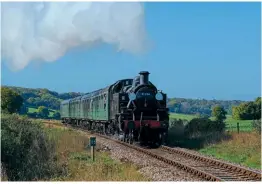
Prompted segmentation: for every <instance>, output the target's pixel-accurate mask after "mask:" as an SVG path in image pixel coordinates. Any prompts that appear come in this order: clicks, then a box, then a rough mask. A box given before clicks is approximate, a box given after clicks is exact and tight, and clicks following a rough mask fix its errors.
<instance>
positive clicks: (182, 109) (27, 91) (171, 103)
mask: <svg viewBox="0 0 262 184" xmlns="http://www.w3.org/2000/svg"><path fill="white" fill-rule="evenodd" d="M5 87H8V88H11V89H13V90H15V91H17V92H18V93H19V94H20V95H22V97H23V98H24V100H25V106H26V107H36V108H37V107H39V106H45V107H48V108H49V109H54V110H59V108H60V102H61V101H62V100H66V99H70V98H75V97H77V96H80V95H83V94H84V93H76V92H68V93H57V92H55V91H50V90H48V89H41V88H39V89H32V88H23V87H14V86H5ZM241 102H243V101H240V100H227V101H222V100H205V99H186V98H170V99H168V108H169V109H170V112H175V113H183V114H198V113H199V114H206V115H210V114H211V110H212V107H213V106H215V105H221V106H223V107H224V108H225V109H226V110H227V111H228V113H229V114H231V109H232V106H235V105H239V104H240V103H241Z"/></svg>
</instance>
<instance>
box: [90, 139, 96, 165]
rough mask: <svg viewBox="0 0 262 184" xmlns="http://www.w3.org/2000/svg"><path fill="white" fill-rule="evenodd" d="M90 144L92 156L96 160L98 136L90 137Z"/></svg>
mask: <svg viewBox="0 0 262 184" xmlns="http://www.w3.org/2000/svg"><path fill="white" fill-rule="evenodd" d="M90 146H91V158H92V160H93V161H95V146H96V137H90Z"/></svg>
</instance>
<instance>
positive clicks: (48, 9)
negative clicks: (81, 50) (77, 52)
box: [1, 2, 146, 70]
mask: <svg viewBox="0 0 262 184" xmlns="http://www.w3.org/2000/svg"><path fill="white" fill-rule="evenodd" d="M1 6H2V10H1V16H2V20H1V26H2V31H1V51H2V56H3V57H4V58H5V60H6V63H7V65H8V66H9V67H11V69H12V70H21V69H23V68H24V67H25V66H26V65H28V64H29V63H30V62H32V61H34V60H42V61H46V62H52V61H55V60H57V59H58V58H60V57H61V56H63V55H64V54H65V53H66V52H67V51H68V50H70V49H71V48H74V47H79V46H92V45H94V44H95V43H101V42H102V43H107V44H112V45H115V46H116V47H117V49H118V50H125V51H128V52H131V53H139V52H141V51H143V49H144V48H145V40H146V35H145V27H144V9H143V6H142V4H140V3H138V2H131V3H127V2H124V3H113V2H103V3H102V2H101V3H99V2H93V3H91V2H53V3H49V2H27V3H21V2H18V3H8V2H7V3H1Z"/></svg>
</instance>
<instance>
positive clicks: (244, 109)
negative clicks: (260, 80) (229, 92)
mask: <svg viewBox="0 0 262 184" xmlns="http://www.w3.org/2000/svg"><path fill="white" fill-rule="evenodd" d="M232 115H233V118H234V119H239V120H257V119H261V97H258V98H256V99H255V101H254V102H245V103H241V104H240V105H239V106H235V107H233V108H232Z"/></svg>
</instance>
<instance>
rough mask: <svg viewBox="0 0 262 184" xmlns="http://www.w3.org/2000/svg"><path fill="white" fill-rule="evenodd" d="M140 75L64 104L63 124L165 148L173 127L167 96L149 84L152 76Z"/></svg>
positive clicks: (62, 105)
mask: <svg viewBox="0 0 262 184" xmlns="http://www.w3.org/2000/svg"><path fill="white" fill-rule="evenodd" d="M139 74H140V75H139V76H136V77H135V78H134V79H122V80H119V81H117V82H115V83H114V84H112V85H110V86H108V87H106V88H103V89H100V90H97V91H94V92H91V93H87V94H85V95H83V96H80V97H77V98H74V99H69V100H65V101H62V102H61V109H60V110H61V118H62V122H63V123H71V124H75V125H77V126H84V127H86V128H87V129H89V130H94V131H97V132H101V133H104V134H111V135H115V136H118V137H119V139H122V140H123V141H125V142H129V143H131V144H132V143H133V142H134V141H136V142H139V143H140V144H144V145H157V146H159V145H161V144H165V143H166V141H167V136H168V135H167V133H168V125H169V116H168V108H167V104H166V99H167V96H166V94H165V93H163V92H161V91H159V90H157V88H156V87H155V86H154V85H153V84H152V83H151V82H150V81H149V72H147V71H143V72H140V73H139Z"/></svg>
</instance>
